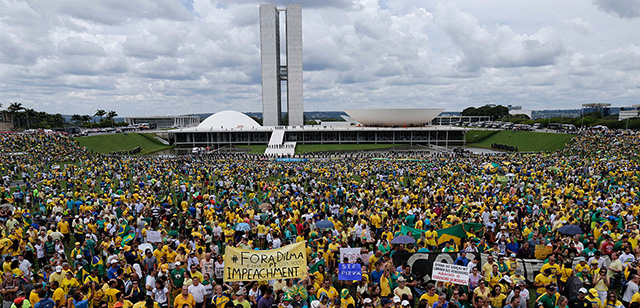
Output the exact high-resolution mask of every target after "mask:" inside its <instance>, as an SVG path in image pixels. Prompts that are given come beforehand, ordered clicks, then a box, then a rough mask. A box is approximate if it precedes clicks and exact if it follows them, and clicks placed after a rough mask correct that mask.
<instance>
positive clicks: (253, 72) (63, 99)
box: [0, 0, 640, 115]
mask: <svg viewBox="0 0 640 308" xmlns="http://www.w3.org/2000/svg"><path fill="white" fill-rule="evenodd" d="M262 2H263V1H258V0H240V1H231V0H220V1H210V0H193V1H190V0H161V1H156V0H107V1H104V0H100V1H99V0H85V1H80V2H78V1H71V0H62V1H45V0H34V1H18V0H0V28H1V29H2V31H0V63H2V65H0V103H3V105H6V103H7V102H13V101H20V102H22V103H23V104H24V105H25V106H28V107H31V108H35V109H39V110H46V111H50V112H60V111H61V110H62V109H63V108H66V109H65V111H64V112H65V113H71V110H73V113H87V114H93V113H94V112H95V109H96V108H101V109H113V110H116V111H118V113H119V114H121V115H143V114H144V115H152V114H167V113H171V114H183V113H195V112H214V111H218V110H222V109H236V110H240V111H260V110H261V102H260V99H261V89H260V50H259V45H260V42H259V28H258V6H259V4H260V3H262ZM273 3H276V4H277V5H279V6H284V5H285V4H286V1H284V0H282V1H281V0H276V1H275V2H273ZM301 3H302V5H303V39H304V51H303V53H304V68H305V73H304V79H305V85H304V87H305V88H304V89H305V110H308V111H313V110H340V109H344V108H347V107H356V108H368V107H371V108H373V107H426V106H442V107H444V108H446V109H448V110H461V109H463V108H465V107H467V106H468V105H481V104H484V103H488V102H492V101H493V102H496V103H511V104H523V105H525V106H526V108H544V107H545V106H547V105H548V106H554V107H558V108H559V107H562V106H565V107H566V108H572V107H576V106H578V105H579V104H580V103H582V102H585V101H593V100H597V99H600V100H606V101H610V102H613V103H616V102H620V103H626V102H630V101H632V100H633V99H634V97H635V98H637V97H638V91H640V89H637V88H635V86H633V85H634V84H638V83H639V82H640V67H639V65H638V63H640V56H639V55H640V51H639V47H638V46H640V38H639V37H638V36H637V35H635V32H634V31H635V29H638V28H640V19H637V18H636V19H632V18H616V17H614V16H606V17H604V18H603V17H602V15H603V13H602V12H601V11H600V9H602V10H605V11H607V12H616V10H621V9H624V10H625V11H626V12H627V15H625V16H623V15H622V14H620V13H614V14H617V15H619V16H623V17H632V16H630V15H633V12H634V9H635V7H634V6H633V3H631V4H629V3H627V2H624V1H622V2H620V1H617V2H616V3H617V4H616V5H611V4H607V3H605V2H600V1H597V2H596V4H597V5H598V6H596V5H593V3H592V2H588V1H587V2H584V3H581V2H571V4H570V7H571V10H570V14H569V13H567V12H569V10H567V7H566V6H567V5H568V4H565V3H564V2H560V3H557V2H555V1H551V0H523V1H521V2H518V4H517V5H515V4H514V3H512V2H509V1H506V0H505V1H496V2H495V3H494V4H490V5H489V4H482V5H480V4H478V3H477V1H472V0H456V1H453V2H452V1H443V0H438V1H435V2H428V3H424V1H415V0H402V1H388V0H379V1H378V0H328V1H311V0H304V1H302V2H301ZM554 4H557V5H554ZM541 7H544V9H541ZM634 91H635V92H634Z"/></svg>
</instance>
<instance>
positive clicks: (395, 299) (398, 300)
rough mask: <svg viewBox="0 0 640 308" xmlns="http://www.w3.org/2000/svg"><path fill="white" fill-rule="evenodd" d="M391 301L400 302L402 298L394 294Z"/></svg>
mask: <svg viewBox="0 0 640 308" xmlns="http://www.w3.org/2000/svg"><path fill="white" fill-rule="evenodd" d="M393 302H394V303H400V302H402V300H401V299H400V297H399V296H394V297H393Z"/></svg>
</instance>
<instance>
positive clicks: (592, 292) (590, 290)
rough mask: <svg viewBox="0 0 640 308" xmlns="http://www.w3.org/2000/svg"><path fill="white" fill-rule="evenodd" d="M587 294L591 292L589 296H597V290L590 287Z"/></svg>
mask: <svg viewBox="0 0 640 308" xmlns="http://www.w3.org/2000/svg"><path fill="white" fill-rule="evenodd" d="M589 294H591V296H594V297H596V296H598V290H596V288H591V289H589Z"/></svg>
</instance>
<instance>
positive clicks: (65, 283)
mask: <svg viewBox="0 0 640 308" xmlns="http://www.w3.org/2000/svg"><path fill="white" fill-rule="evenodd" d="M79 286H80V283H79V282H78V279H75V278H71V279H67V278H65V279H62V284H61V285H60V287H62V289H64V292H65V293H66V292H69V288H71V287H79Z"/></svg>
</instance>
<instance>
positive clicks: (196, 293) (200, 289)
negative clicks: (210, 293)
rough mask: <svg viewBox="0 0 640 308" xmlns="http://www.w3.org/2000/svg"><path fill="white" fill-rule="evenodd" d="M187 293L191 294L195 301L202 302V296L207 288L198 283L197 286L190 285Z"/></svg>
mask: <svg viewBox="0 0 640 308" xmlns="http://www.w3.org/2000/svg"><path fill="white" fill-rule="evenodd" d="M189 293H190V294H191V295H193V299H194V300H195V301H196V303H202V302H204V296H205V294H206V293H207V290H206V288H205V287H204V286H203V285H202V284H198V285H197V286H196V285H190V286H189Z"/></svg>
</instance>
